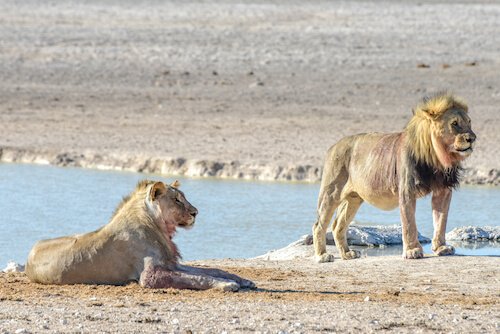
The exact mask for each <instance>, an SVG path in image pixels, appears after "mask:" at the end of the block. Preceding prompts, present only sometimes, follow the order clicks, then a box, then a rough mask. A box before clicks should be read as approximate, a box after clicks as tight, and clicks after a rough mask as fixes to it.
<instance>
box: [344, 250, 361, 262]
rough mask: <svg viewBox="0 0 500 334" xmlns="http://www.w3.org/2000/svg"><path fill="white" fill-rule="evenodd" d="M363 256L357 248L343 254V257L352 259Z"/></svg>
mask: <svg viewBox="0 0 500 334" xmlns="http://www.w3.org/2000/svg"><path fill="white" fill-rule="evenodd" d="M360 256H361V253H360V252H358V251H357V250H354V249H352V250H350V251H348V252H345V253H343V254H342V259H343V260H352V259H357V258H359V257H360Z"/></svg>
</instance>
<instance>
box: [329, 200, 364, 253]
mask: <svg viewBox="0 0 500 334" xmlns="http://www.w3.org/2000/svg"><path fill="white" fill-rule="evenodd" d="M362 203H363V200H362V199H361V197H359V196H358V195H356V194H353V195H349V196H348V197H347V198H346V199H345V200H344V201H343V202H342V203H340V206H339V208H338V210H337V217H336V218H335V221H334V223H333V226H332V232H333V238H334V239H335V245H337V249H338V250H339V253H340V256H341V257H342V259H343V260H352V259H357V258H359V257H360V255H361V254H360V252H358V251H357V250H354V249H350V248H349V245H348V244H347V229H348V228H349V224H350V223H351V221H352V219H353V218H354V216H355V215H356V212H357V211H358V209H359V207H360V206H361V204H362Z"/></svg>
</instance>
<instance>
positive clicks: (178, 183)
mask: <svg viewBox="0 0 500 334" xmlns="http://www.w3.org/2000/svg"><path fill="white" fill-rule="evenodd" d="M170 186H171V187H172V188H175V189H178V188H179V187H180V186H181V183H180V182H179V180H175V181H174V182H172V183H171V184H170Z"/></svg>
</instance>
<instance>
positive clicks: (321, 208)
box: [312, 192, 338, 263]
mask: <svg viewBox="0 0 500 334" xmlns="http://www.w3.org/2000/svg"><path fill="white" fill-rule="evenodd" d="M337 205H338V203H337V202H335V200H334V198H333V196H332V195H329V194H327V193H326V192H323V193H322V194H321V195H320V199H319V205H318V219H317V221H316V223H315V224H314V225H313V228H312V232H313V244H314V257H315V260H316V262H318V263H324V262H333V254H328V253H327V252H326V230H327V229H328V225H329V224H330V220H331V219H332V216H333V212H334V211H335V209H336V208H337Z"/></svg>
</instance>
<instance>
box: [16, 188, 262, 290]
mask: <svg viewBox="0 0 500 334" xmlns="http://www.w3.org/2000/svg"><path fill="white" fill-rule="evenodd" d="M178 186H179V184H178V182H177V181H176V182H174V183H173V184H172V185H170V186H168V185H165V184H164V183H163V182H154V181H142V182H140V183H139V184H138V185H137V187H136V189H135V190H134V191H133V192H132V193H131V194H130V195H129V196H128V197H126V198H124V199H123V201H122V202H121V204H120V205H119V206H118V208H117V209H116V211H115V213H114V215H113V217H112V218H111V221H110V222H109V223H108V224H107V225H105V226H104V227H102V228H100V229H99V230H97V231H94V232H90V233H86V234H80V235H74V236H69V237H61V238H56V239H50V240H42V241H39V242H38V243H37V244H36V245H35V246H34V247H33V249H32V250H31V252H30V254H29V256H28V261H27V263H26V274H27V275H28V277H29V279H30V280H31V281H33V282H39V283H46V284H76V283H89V284H112V285H122V284H126V283H128V282H130V281H138V282H139V284H140V285H141V286H143V287H148V288H177V289H195V290H205V289H210V288H217V289H221V290H224V291H236V290H238V289H239V288H253V287H255V285H254V284H253V283H252V282H250V281H248V280H245V279H243V278H240V277H238V276H236V275H233V274H230V273H227V272H225V271H222V270H218V269H209V268H195V267H188V266H185V265H181V264H179V262H178V260H179V257H180V256H179V252H178V251H177V248H176V246H175V244H174V243H173V241H172V237H173V236H174V234H175V230H176V227H177V226H180V227H186V228H187V227H191V226H192V225H193V224H194V221H195V217H196V215H197V213H198V210H197V209H196V208H195V207H194V206H192V205H191V204H190V203H189V202H188V201H187V200H186V198H185V197H184V194H183V193H182V192H181V191H180V190H178V189H177V188H178Z"/></svg>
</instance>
